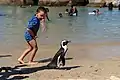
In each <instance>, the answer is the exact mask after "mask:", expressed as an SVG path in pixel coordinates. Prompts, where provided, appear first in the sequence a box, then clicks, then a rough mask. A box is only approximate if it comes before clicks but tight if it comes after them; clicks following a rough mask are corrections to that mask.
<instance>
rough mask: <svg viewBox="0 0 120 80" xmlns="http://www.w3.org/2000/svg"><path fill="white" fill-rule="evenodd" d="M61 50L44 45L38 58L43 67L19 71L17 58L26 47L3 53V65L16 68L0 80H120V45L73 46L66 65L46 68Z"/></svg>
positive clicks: (35, 66)
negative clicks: (57, 67)
mask: <svg viewBox="0 0 120 80" xmlns="http://www.w3.org/2000/svg"><path fill="white" fill-rule="evenodd" d="M58 48H59V45H40V46H39V51H38V52H37V55H36V57H35V60H36V61H38V62H39V64H37V65H32V66H18V67H17V68H14V67H15V66H16V65H17V58H18V57H19V56H20V55H21V52H22V51H23V50H24V48H22V49H19V50H14V51H12V52H10V53H9V54H7V53H6V54H0V57H1V58H0V65H1V66H5V67H7V66H8V67H12V68H13V69H12V70H11V71H9V72H4V71H2V72H1V73H0V77H1V78H0V80H6V79H10V80H120V43H118V42H110V43H109V42H108V43H94V44H92V43H91V44H72V43H71V44H69V50H68V53H67V55H66V65H65V66H64V67H62V68H61V69H46V68H45V67H44V66H45V65H47V64H48V63H49V62H50V59H51V58H52V57H53V56H54V54H55V52H56V51H57V50H58ZM10 55H11V56H10ZM28 56H29V55H28ZM27 59H28V57H26V59H25V61H27Z"/></svg>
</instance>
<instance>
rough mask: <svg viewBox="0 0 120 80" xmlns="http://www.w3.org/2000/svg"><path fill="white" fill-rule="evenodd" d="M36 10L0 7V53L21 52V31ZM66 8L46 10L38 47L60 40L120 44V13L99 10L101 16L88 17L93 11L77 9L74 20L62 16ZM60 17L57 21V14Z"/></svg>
mask: <svg viewBox="0 0 120 80" xmlns="http://www.w3.org/2000/svg"><path fill="white" fill-rule="evenodd" d="M36 8H37V6H34V7H26V8H20V7H18V6H0V14H4V15H3V16H0V45H1V47H0V51H2V50H5V49H7V50H8V49H15V48H21V47H22V46H24V45H25V40H24V31H25V29H26V27H27V22H28V20H29V19H30V18H31V17H32V16H33V15H34V13H35V11H36ZM66 8H68V7H49V10H50V12H49V18H50V20H51V21H47V22H46V25H47V31H46V32H44V33H42V32H41V29H40V30H39V32H38V39H37V40H38V42H39V44H59V42H60V41H61V40H62V39H69V40H71V41H72V43H99V42H111V41H112V42H117V41H118V42H119V41H120V11H118V10H117V9H114V10H113V11H108V9H107V8H100V12H101V13H102V14H101V15H98V16H95V15H89V14H88V13H89V12H92V11H93V10H94V9H96V8H87V7H77V9H78V16H77V17H74V16H73V17H70V16H67V14H65V13H64V12H65V9H66ZM59 12H62V13H63V18H59V16H58V13H59Z"/></svg>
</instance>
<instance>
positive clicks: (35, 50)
mask: <svg viewBox="0 0 120 80" xmlns="http://www.w3.org/2000/svg"><path fill="white" fill-rule="evenodd" d="M29 44H30V45H31V46H32V48H33V49H32V51H31V55H30V59H29V64H36V62H34V61H33V59H34V57H35V55H36V52H37V50H38V47H37V42H36V39H33V40H31V41H30V42H29Z"/></svg>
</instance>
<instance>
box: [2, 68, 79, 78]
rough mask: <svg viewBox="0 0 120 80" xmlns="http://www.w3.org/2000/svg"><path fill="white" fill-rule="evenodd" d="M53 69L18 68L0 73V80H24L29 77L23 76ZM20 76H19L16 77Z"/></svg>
mask: <svg viewBox="0 0 120 80" xmlns="http://www.w3.org/2000/svg"><path fill="white" fill-rule="evenodd" d="M79 67H81V66H71V67H62V68H54V69H55V70H71V69H74V68H79ZM50 69H53V68H49V67H47V66H41V67H32V68H18V67H15V68H13V69H11V70H10V71H8V72H1V73H0V80H19V79H25V78H29V76H23V75H24V74H31V73H34V72H37V71H41V70H50ZM18 75H21V76H18ZM10 76H13V77H12V78H9V77H10Z"/></svg>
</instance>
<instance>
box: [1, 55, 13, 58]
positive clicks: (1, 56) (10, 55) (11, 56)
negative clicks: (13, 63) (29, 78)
mask: <svg viewBox="0 0 120 80" xmlns="http://www.w3.org/2000/svg"><path fill="white" fill-rule="evenodd" d="M2 57H12V55H0V58H2Z"/></svg>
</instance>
